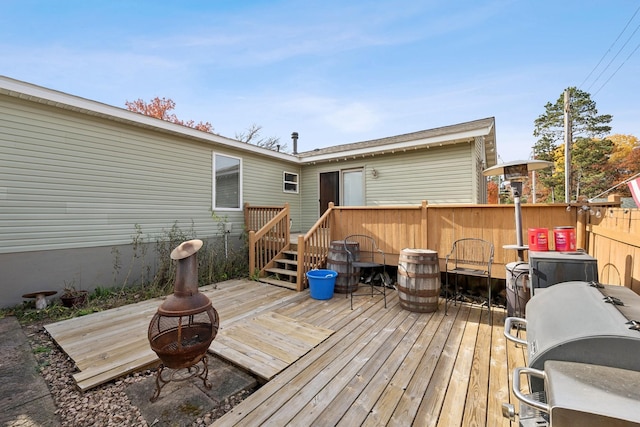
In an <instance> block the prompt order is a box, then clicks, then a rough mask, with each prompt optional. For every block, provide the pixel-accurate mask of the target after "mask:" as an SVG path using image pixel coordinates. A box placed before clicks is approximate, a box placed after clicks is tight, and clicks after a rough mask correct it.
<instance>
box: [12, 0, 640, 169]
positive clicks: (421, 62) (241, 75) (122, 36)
mask: <svg viewBox="0 0 640 427" xmlns="http://www.w3.org/2000/svg"><path fill="white" fill-rule="evenodd" d="M639 6H640V4H639V3H638V2H637V0H610V1H607V2H603V1H601V0H597V1H596V0H575V1H574V0H562V1H558V0H553V1H547V0H537V1H530V0H519V1H510V0H496V1H477V0H476V1H471V0H469V1H446V0H440V1H435V0H434V1H421V0H407V1H405V0H393V1H375V0H374V1H372V0H368V1H365V0H350V1H344V0H322V1H293V0H271V1H267V0H256V1H249V0H246V1H240V0H221V1H216V0H208V1H204V0H202V1H197V0H193V1H171V2H170V1H160V0H155V1H136V0H110V1H91V0H83V1H77V0H58V1H54V0H49V1H45V0H39V1H37V0H0V58H1V59H0V74H2V75H5V76H8V77H11V78H15V79H18V80H23V81H26V82H29V83H34V84H37V85H41V86H45V87H47V88H51V89H55V90H59V91H63V92H67V93H70V94H73V95H77V96H81V97H84V98H88V99H92V100H96V101H100V102H103V103H106V104H110V105H114V106H118V107H124V103H125V101H127V100H129V101H132V100H134V99H138V98H142V99H144V100H150V99H152V98H153V97H156V96H159V97H166V98H171V99H173V100H174V101H175V102H176V104H177V108H176V110H175V113H176V114H177V116H178V117H179V118H181V119H184V120H189V119H193V120H195V121H208V122H210V123H212V124H213V126H214V128H215V132H216V133H219V134H221V135H224V136H229V137H234V136H235V135H236V134H237V133H239V132H243V131H244V130H246V129H247V128H248V127H249V126H251V125H252V124H254V123H255V124H258V125H260V126H262V128H263V130H262V136H264V137H267V136H274V137H279V138H280V139H281V141H283V142H286V143H287V144H288V145H289V147H291V139H290V136H291V132H293V131H297V132H298V133H299V134H300V139H299V151H306V150H312V149H314V148H319V147H325V146H329V145H336V144H343V143H350V142H358V141H363V140H369V139H376V138H383V137H387V136H392V135H398V134H403V133H408V132H414V131H418V130H424V129H431V128H434V127H439V126H446V125H451V124H456V123H460V122H464V121H469V120H475V119H481V118H485V117H492V116H493V117H495V118H496V131H497V138H498V154H499V155H500V158H501V159H502V160H503V161H505V162H506V161H511V160H517V159H524V158H528V156H529V155H530V153H531V147H532V146H533V144H534V143H535V138H534V137H533V135H532V132H533V122H534V120H535V119H536V118H537V117H538V116H539V115H540V114H543V113H544V105H545V103H546V102H549V101H551V102H555V100H556V99H557V98H558V97H559V96H560V95H561V93H562V91H563V90H564V89H565V88H566V87H569V86H577V87H580V88H581V89H582V90H586V91H587V92H589V93H591V94H592V99H593V100H594V101H595V102H596V104H597V107H598V110H599V112H600V113H606V114H612V115H613V122H612V127H613V130H612V133H622V134H631V135H635V136H638V137H640V103H639V102H638V100H639V98H640V96H639V95H640V82H639V80H640V79H639V76H640V49H638V50H637V51H635V54H632V52H633V51H634V49H637V48H638V46H639V45H640V30H638V28H639V26H640V13H638V14H637V15H636V16H635V17H634V19H633V20H632V21H631V23H629V20H630V19H631V18H632V16H634V13H636V11H637V10H638V7H639ZM628 23H629V25H628V28H627V30H626V31H625V32H624V33H623V34H622V36H621V37H620V39H619V40H618V42H617V44H615V45H614V46H613V47H612V43H614V41H615V40H616V38H617V37H618V36H619V35H620V33H621V31H622V30H623V28H624V27H625V25H627V24H628ZM634 30H635V31H637V33H635V34H633V31H634ZM629 37H631V39H630V40H628V38H629ZM627 40H628V42H627V45H626V46H625V48H623V49H622V50H621V51H620V53H618V50H619V49H620V48H621V47H622V45H623V44H624V42H626V41H627ZM605 54H607V56H605V57H604V59H603V60H602V62H601V64H600V66H599V67H598V68H596V69H595V71H594V72H593V73H592V74H591V76H590V77H589V78H588V79H587V81H586V82H585V79H586V78H587V76H589V74H590V73H591V72H592V70H594V67H596V65H597V64H598V62H599V61H600V60H601V59H602V58H603V55H605ZM616 54H618V56H617V57H615V55H616ZM609 61H612V62H611V65H610V66H609V68H608V69H604V68H605V66H606V65H607V64H608V63H609ZM618 67H620V68H619V69H618ZM616 69H618V71H617V72H616ZM614 72H615V75H613V74H614ZM601 73H602V74H601ZM612 75H613V77H611V76H612ZM609 78H610V80H609V81H608V83H606V84H605V82H606V81H607V80H608V79H609ZM603 85H604V86H603Z"/></svg>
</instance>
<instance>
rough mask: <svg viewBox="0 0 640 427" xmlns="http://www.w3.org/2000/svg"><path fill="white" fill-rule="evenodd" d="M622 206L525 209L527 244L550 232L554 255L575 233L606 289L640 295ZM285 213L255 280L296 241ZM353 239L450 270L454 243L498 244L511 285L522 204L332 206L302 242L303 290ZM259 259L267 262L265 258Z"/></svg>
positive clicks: (639, 269)
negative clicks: (419, 251)
mask: <svg viewBox="0 0 640 427" xmlns="http://www.w3.org/2000/svg"><path fill="white" fill-rule="evenodd" d="M617 206H619V202H603V203H592V204H575V203H572V204H564V203H560V204H524V205H522V230H523V231H522V233H523V241H524V243H525V244H527V240H528V236H527V229H529V228H548V229H549V230H550V239H549V242H550V249H554V247H553V233H552V230H553V228H554V227H558V226H574V227H576V234H577V240H578V248H582V249H584V250H586V251H587V252H588V253H589V254H590V255H592V256H594V257H595V258H596V259H598V267H599V276H600V280H601V282H603V283H611V284H620V285H624V286H627V287H630V288H632V289H633V290H634V291H636V292H638V293H640V213H639V211H638V209H620V208H618V207H617ZM285 208H287V209H286V213H285V210H284V209H285ZM285 208H280V209H282V212H280V213H279V214H278V215H276V216H274V217H273V218H272V219H271V220H270V221H268V222H267V225H269V226H270V228H274V230H273V231H271V232H270V234H267V233H262V234H261V235H260V236H258V235H257V234H256V236H255V239H256V241H257V240H259V239H265V242H263V243H261V246H260V247H259V248H257V249H255V250H250V251H251V253H250V258H251V256H253V257H254V258H255V259H256V263H255V264H254V263H253V262H252V265H254V266H255V267H254V268H252V269H251V274H253V272H254V271H255V270H254V269H255V268H261V266H264V265H266V264H268V262H269V260H267V259H266V258H267V255H273V254H276V253H277V252H278V251H279V250H282V249H281V248H282V247H283V246H281V244H283V242H285V241H286V242H288V241H289V235H288V206H285ZM598 211H599V212H600V214H599V215H598ZM285 218H286V219H285ZM271 221H272V222H271ZM350 234H368V235H371V236H373V237H374V238H375V239H376V242H377V243H378V245H379V247H380V248H381V249H382V250H383V251H384V252H385V254H386V262H387V264H388V265H397V263H398V256H399V254H400V252H401V251H402V249H404V248H425V249H433V250H435V251H437V252H438V257H439V259H440V262H441V267H443V265H442V263H443V262H444V257H445V256H446V254H447V253H449V251H450V250H451V246H452V245H453V242H454V241H455V240H457V239H460V238H464V237H477V238H481V239H484V240H488V241H490V242H492V243H493V244H494V248H495V256H494V264H493V269H492V275H493V277H495V278H502V279H504V278H505V265H506V264H508V263H510V262H513V261H516V260H517V253H516V251H515V250H512V249H505V248H504V247H505V246H508V245H514V244H515V243H516V231H515V209H514V205H428V204H427V202H422V204H421V205H401V206H366V207H353V206H333V205H331V206H330V207H329V209H328V210H327V211H326V212H325V214H324V215H323V216H322V217H321V218H320V219H319V220H318V221H317V222H316V224H315V225H314V226H313V227H312V229H311V230H309V232H308V233H306V234H305V235H304V236H300V237H299V238H298V260H299V261H298V263H299V267H298V279H297V286H298V289H299V290H302V289H304V288H305V287H306V273H307V272H308V271H309V270H311V269H313V268H322V267H324V266H325V265H326V264H325V263H326V259H327V255H328V252H329V248H330V245H331V242H332V241H334V240H344V238H345V237H346V236H348V235H350ZM250 241H251V233H250ZM276 243H277V245H276ZM525 253H526V252H525ZM258 254H261V255H262V256H264V258H260V259H258ZM262 268H264V267H262Z"/></svg>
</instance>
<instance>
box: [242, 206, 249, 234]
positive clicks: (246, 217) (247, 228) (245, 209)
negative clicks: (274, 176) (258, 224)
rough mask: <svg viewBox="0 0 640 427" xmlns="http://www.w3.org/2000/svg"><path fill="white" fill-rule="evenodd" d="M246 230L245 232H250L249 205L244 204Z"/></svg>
mask: <svg viewBox="0 0 640 427" xmlns="http://www.w3.org/2000/svg"><path fill="white" fill-rule="evenodd" d="M243 211H244V228H245V230H249V229H250V228H249V203H247V202H244V208H243Z"/></svg>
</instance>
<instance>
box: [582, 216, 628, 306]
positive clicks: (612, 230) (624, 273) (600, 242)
mask: <svg viewBox="0 0 640 427" xmlns="http://www.w3.org/2000/svg"><path fill="white" fill-rule="evenodd" d="M598 210H599V211H600V212H599V214H598ZM595 213H596V215H594V214H593V213H591V214H590V215H589V217H588V223H587V226H586V231H587V238H588V242H587V246H588V251H589V254H591V255H592V256H593V257H595V258H596V259H597V260H598V270H599V271H598V273H599V278H600V281H601V282H602V283H609V284H612V285H623V286H626V287H628V288H631V289H633V290H634V291H635V292H636V293H638V294H640V210H638V209H623V208H614V207H607V208H601V209H597V208H596V210H595Z"/></svg>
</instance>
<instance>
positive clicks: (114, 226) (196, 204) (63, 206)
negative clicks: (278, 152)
mask: <svg viewBox="0 0 640 427" xmlns="http://www.w3.org/2000/svg"><path fill="white" fill-rule="evenodd" d="M0 128H2V132H0V253H11V252H22V251H33V250H47V249H63V248H80V247H92V246H111V245H116V244H127V243H131V241H132V235H133V234H134V231H135V230H134V228H135V225H136V224H139V225H141V227H142V231H143V233H145V234H149V235H153V234H156V235H157V234H162V233H163V232H164V230H167V229H169V228H170V227H171V226H172V225H173V224H174V223H175V222H177V223H178V225H179V226H180V228H182V229H183V230H187V229H190V228H191V227H192V224H193V227H194V229H195V231H196V234H197V235H198V236H199V237H209V236H214V235H216V234H219V227H220V224H219V223H218V222H216V221H215V220H214V219H212V218H211V202H212V200H211V197H212V164H211V158H212V156H211V153H212V151H215V149H216V148H215V147H214V146H212V145H211V144H207V143H202V142H198V141H195V140H190V139H188V138H180V137H176V136H173V135H169V134H165V133H162V132H154V131H150V130H145V129H142V128H138V127H135V126H129V125H124V124H122V123H115V122H110V121H107V120H104V119H99V118H96V117H91V116H87V115H82V114H78V113H74V112H71V111H67V110H61V109H57V108H53V107H49V106H45V105H42V104H34V103H30V102H26V101H22V100H17V99H15V98H8V97H4V96H0ZM232 151H233V150H229V149H225V150H223V151H221V152H223V153H224V152H230V153H229V154H231V155H241V153H233V152H232ZM279 163H281V164H279ZM290 169H291V167H290V166H288V165H287V164H286V162H284V161H283V162H278V161H274V164H271V161H270V160H267V159H266V158H261V157H260V156H258V155H256V154H251V155H250V156H247V158H246V159H245V163H244V165H243V171H244V174H245V176H244V182H245V194H244V198H243V202H249V203H252V204H259V203H262V202H266V201H267V200H269V203H270V204H282V203H284V201H289V202H290V203H291V204H292V208H294V209H295V208H296V207H297V206H299V204H298V203H296V202H297V199H296V197H297V195H291V194H287V195H286V197H283V192H282V171H283V170H290ZM271 182H273V187H274V188H271V186H270V185H265V184H266V183H271ZM255 183H260V184H262V187H261V190H260V191H256V188H255ZM275 189H277V191H275ZM221 216H224V217H226V219H227V220H229V221H232V222H239V223H241V222H242V221H243V216H242V212H233V213H223V214H221ZM241 231H242V227H234V234H235V233H240V232H241Z"/></svg>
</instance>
